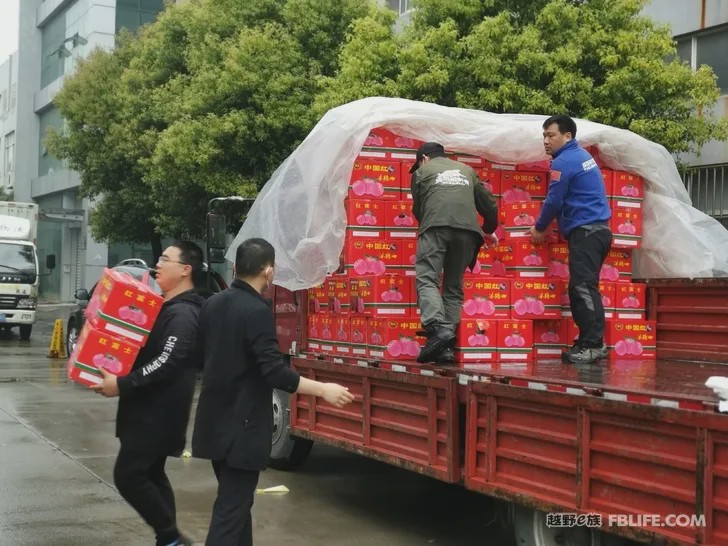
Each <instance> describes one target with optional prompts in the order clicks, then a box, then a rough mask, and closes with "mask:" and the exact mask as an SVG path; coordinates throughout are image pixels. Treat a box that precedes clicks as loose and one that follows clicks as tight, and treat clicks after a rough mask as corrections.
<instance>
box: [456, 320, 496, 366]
mask: <svg viewBox="0 0 728 546" xmlns="http://www.w3.org/2000/svg"><path fill="white" fill-rule="evenodd" d="M497 354H498V321H495V320H487V319H463V320H462V321H460V326H459V327H458V331H457V337H456V341H455V361H456V362H483V361H486V362H487V361H492V360H496V357H497Z"/></svg>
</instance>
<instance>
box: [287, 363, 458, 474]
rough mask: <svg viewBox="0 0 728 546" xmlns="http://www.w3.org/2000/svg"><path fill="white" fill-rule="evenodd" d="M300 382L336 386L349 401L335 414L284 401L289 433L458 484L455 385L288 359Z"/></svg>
mask: <svg viewBox="0 0 728 546" xmlns="http://www.w3.org/2000/svg"><path fill="white" fill-rule="evenodd" d="M292 364H293V365H294V366H295V368H296V369H297V370H298V371H299V373H301V375H302V376H304V377H307V378H309V379H315V380H317V381H324V382H335V383H339V384H341V385H344V386H346V387H348V388H349V390H350V391H351V392H352V393H353V394H354V395H355V396H356V400H355V401H354V402H352V403H351V404H349V405H348V406H347V407H345V408H343V409H338V408H335V407H333V406H331V405H330V404H328V403H326V402H325V401H323V400H321V399H317V398H316V397H314V396H299V395H294V396H292V397H291V431H292V433H293V434H294V435H296V436H299V437H302V438H308V439H310V440H315V441H321V442H323V443H326V444H329V445H333V446H337V447H341V448H343V449H346V450H348V451H352V452H354V453H358V454H361V455H364V456H366V457H370V458H372V459H377V460H379V461H383V462H386V463H389V464H392V465H396V466H400V467H403V468H406V469H409V470H412V471H414V472H417V473H419V474H424V475H427V476H431V477H433V478H437V479H439V480H442V481H445V482H455V481H458V480H459V479H460V464H459V453H458V444H459V442H458V440H459V432H458V418H457V416H458V405H457V390H456V380H455V379H454V378H448V377H437V376H426V375H417V374H410V373H400V372H393V371H387V370H381V369H377V368H371V367H357V366H352V365H343V364H334V363H331V362H328V361H323V360H316V359H305V358H293V359H292Z"/></svg>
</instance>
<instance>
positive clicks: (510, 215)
mask: <svg viewBox="0 0 728 546" xmlns="http://www.w3.org/2000/svg"><path fill="white" fill-rule="evenodd" d="M499 210H500V222H501V223H502V224H503V229H504V230H505V237H506V239H527V240H529V241H530V240H531V226H533V225H534V224H535V223H536V220H537V219H538V215H539V214H541V203H540V202H539V201H529V202H527V203H506V202H505V201H503V204H502V206H501V207H500V209H499Z"/></svg>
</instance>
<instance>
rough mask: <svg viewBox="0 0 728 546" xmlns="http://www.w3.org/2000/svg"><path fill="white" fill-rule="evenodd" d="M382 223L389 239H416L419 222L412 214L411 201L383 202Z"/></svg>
mask: <svg viewBox="0 0 728 546" xmlns="http://www.w3.org/2000/svg"><path fill="white" fill-rule="evenodd" d="M384 225H385V228H386V230H387V234H388V236H389V239H390V240H392V239H417V228H418V226H419V223H418V222H417V218H415V216H414V214H412V201H392V202H390V203H386V204H385V214H384Z"/></svg>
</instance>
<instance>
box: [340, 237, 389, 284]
mask: <svg viewBox="0 0 728 546" xmlns="http://www.w3.org/2000/svg"><path fill="white" fill-rule="evenodd" d="M400 244H401V243H400V242H396V243H395V242H390V241H387V240H386V239H385V240H382V239H374V240H369V239H349V240H348V241H347V242H346V246H345V252H344V269H345V271H347V272H348V273H349V274H351V275H384V274H385V273H393V272H395V271H397V270H399V269H401V265H400V264H401V257H400V254H399V246H400Z"/></svg>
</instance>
